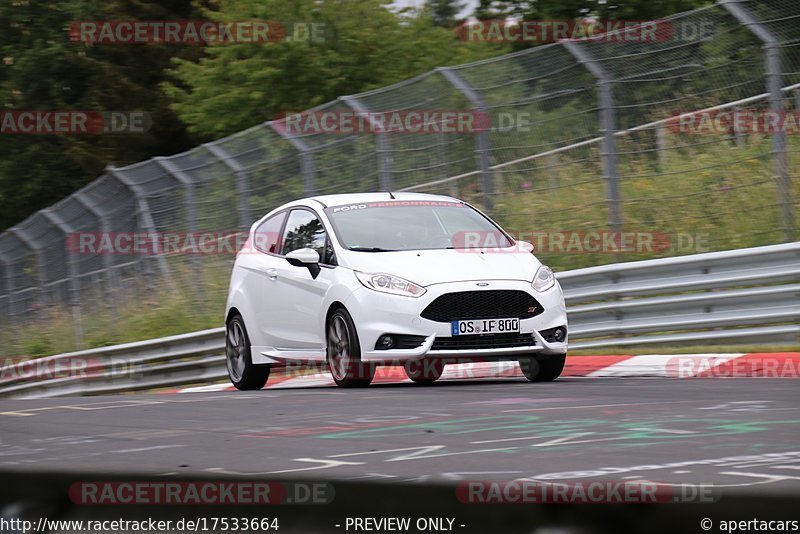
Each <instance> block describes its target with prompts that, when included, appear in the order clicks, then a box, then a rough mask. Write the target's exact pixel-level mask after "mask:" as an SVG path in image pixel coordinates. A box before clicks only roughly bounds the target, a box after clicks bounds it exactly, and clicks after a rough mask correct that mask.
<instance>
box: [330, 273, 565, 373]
mask: <svg viewBox="0 0 800 534" xmlns="http://www.w3.org/2000/svg"><path fill="white" fill-rule="evenodd" d="M482 282H483V281H482ZM486 282H488V283H489V287H488V288H487V289H485V290H487V291H491V290H518V291H524V292H526V293H528V294H530V295H531V296H532V297H533V298H535V299H536V300H537V301H538V302H539V304H540V305H541V306H542V308H543V310H544V311H543V312H541V313H540V314H538V315H536V316H535V317H531V318H528V319H520V334H530V335H531V340H532V342H531V344H530V345H528V346H514V347H504V348H479V349H442V350H434V349H433V345H434V342H435V341H436V340H437V339H441V338H448V339H451V338H452V337H453V336H452V332H451V324H450V323H445V322H437V321H431V320H428V319H424V318H422V317H421V316H420V314H421V313H422V312H423V310H425V308H426V307H427V306H428V305H429V304H430V303H431V302H433V301H434V300H435V299H436V298H437V297H439V296H441V295H444V294H446V293H455V292H461V291H476V290H477V288H476V283H477V282H476V281H467V282H450V283H444V284H434V285H431V286H428V287H427V288H426V289H427V292H426V293H425V294H424V295H423V296H421V297H419V298H413V297H404V296H396V295H388V294H385V293H380V292H377V291H373V290H371V289H367V288H365V287H360V288H358V289H356V290H355V291H354V292H353V293H352V294H351V296H350V297H349V298H348V299H347V300H346V301H345V303H344V304H345V307H347V310H348V311H349V312H350V315H351V316H352V317H353V321H354V322H355V324H356V329H357V331H358V337H359V343H360V345H361V359H362V360H363V361H368V362H373V363H381V364H402V363H403V362H405V361H409V360H417V359H420V358H423V357H426V358H456V359H469V358H475V359H514V358H516V357H520V356H530V355H534V354H540V355H554V354H566V352H567V342H568V339H565V340H564V341H563V342H561V343H554V342H547V341H545V339H544V338H543V337H542V335H541V334H540V333H539V332H541V331H543V330H548V329H550V328H555V327H559V326H564V327H566V326H567V311H566V307H565V305H564V295H563V293H562V291H561V287H560V286H559V285H558V283H556V285H555V286H554V287H552V288H550V289H549V290H547V291H545V292H543V293H538V292H536V291H534V289H533V288H532V287H531V284H530V282H525V281H521V280H520V281H518V280H488V281H486ZM384 334H392V335H413V336H422V337H424V338H425V340H424V342H423V343H422V344H421V345H420V346H418V347H415V348H409V349H388V350H376V349H375V345H376V343H377V341H378V338H379V337H380V336H382V335H384ZM458 337H467V336H458ZM486 337H489V336H486ZM533 340H535V342H534V341H533Z"/></svg>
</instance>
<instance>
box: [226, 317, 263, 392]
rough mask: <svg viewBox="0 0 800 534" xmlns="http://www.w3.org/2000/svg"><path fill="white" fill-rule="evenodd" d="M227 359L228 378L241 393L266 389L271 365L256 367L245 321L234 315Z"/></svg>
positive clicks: (228, 330) (227, 339) (229, 325)
mask: <svg viewBox="0 0 800 534" xmlns="http://www.w3.org/2000/svg"><path fill="white" fill-rule="evenodd" d="M225 359H226V361H227V365H228V377H230V379H231V383H232V384H233V385H234V387H236V389H238V390H240V391H253V390H258V389H261V388H263V387H264V384H266V383H267V379H268V378H269V370H270V367H269V365H254V364H253V360H252V358H251V353H250V338H249V337H248V335H247V328H245V326H244V319H242V316H241V315H234V316H233V317H232V318H231V320H230V321H228V325H227V332H226V336H225Z"/></svg>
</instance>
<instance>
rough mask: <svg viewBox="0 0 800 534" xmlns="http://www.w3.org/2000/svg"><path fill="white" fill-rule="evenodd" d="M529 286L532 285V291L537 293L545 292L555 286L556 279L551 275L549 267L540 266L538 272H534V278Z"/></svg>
mask: <svg viewBox="0 0 800 534" xmlns="http://www.w3.org/2000/svg"><path fill="white" fill-rule="evenodd" d="M531 285H533V289H535V290H536V291H538V292H539V293H542V292H544V291H547V290H548V289H550V288H551V287H553V286H554V285H556V277H555V275H554V274H553V271H552V269H550V267H548V266H547V265H542V266H541V267H539V270H538V271H536V276H534V277H533V282H532V283H531Z"/></svg>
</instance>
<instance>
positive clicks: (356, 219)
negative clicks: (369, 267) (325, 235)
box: [326, 201, 513, 252]
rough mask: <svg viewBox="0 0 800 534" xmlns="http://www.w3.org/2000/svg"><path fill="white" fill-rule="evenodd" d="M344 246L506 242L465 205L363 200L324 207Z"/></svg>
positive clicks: (417, 246)
mask: <svg viewBox="0 0 800 534" xmlns="http://www.w3.org/2000/svg"><path fill="white" fill-rule="evenodd" d="M326 212H327V214H328V217H329V218H330V219H331V221H332V222H333V226H334V230H335V231H336V234H337V236H338V238H339V242H340V243H341V244H342V246H343V247H345V248H348V249H350V250H356V251H363V252H383V251H400V250H434V249H449V248H455V249H460V248H477V247H481V246H487V245H488V246H491V247H510V246H512V245H513V241H511V240H510V239H509V238H508V236H506V234H505V233H504V232H503V231H502V230H500V228H498V227H497V226H496V225H495V224H493V223H492V222H491V221H490V220H489V219H487V218H486V217H485V216H483V215H482V214H481V213H480V212H478V211H476V210H475V209H473V208H471V207H470V206H468V205H466V204H462V203H459V202H442V201H394V202H365V203H361V204H352V205H347V206H334V207H330V208H327V209H326Z"/></svg>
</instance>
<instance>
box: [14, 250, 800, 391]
mask: <svg viewBox="0 0 800 534" xmlns="http://www.w3.org/2000/svg"><path fill="white" fill-rule="evenodd" d="M558 279H559V281H560V283H561V285H562V287H563V288H564V291H565V297H566V301H567V310H568V314H569V323H570V348H573V349H590V348H599V347H617V346H634V345H636V346H641V345H654V344H669V345H676V344H683V343H709V342H717V343H719V342H722V343H727V344H734V345H735V344H737V343H740V344H741V343H747V344H748V345H757V344H766V343H769V344H794V343H799V342H800V242H795V243H788V244H783V245H772V246H766V247H757V248H748V249H740V250H731V251H726V252H712V253H707V254H696V255H692V256H682V257H677V258H666V259H657V260H646V261H638V262H629V263H617V264H613V265H604V266H601V267H590V268H587V269H576V270H572V271H565V272H562V273H559V274H558ZM224 332H225V330H224V328H214V329H211V330H203V331H200V332H194V333H190V334H182V335H179V336H171V337H165V338H160V339H153V340H148V341H141V342H137V343H126V344H124V345H116V346H113V347H102V348H98V349H92V350H86V351H81V352H73V353H69V354H59V355H56V356H48V357H45V358H39V359H36V360H30V361H29V362H22V363H17V364H15V365H11V366H7V367H3V368H2V370H0V396H4V397H8V396H14V397H33V396H36V397H50V396H64V395H73V394H81V395H98V394H104V393H118V392H126V391H138V390H145V389H152V388H159V387H174V386H180V385H187V384H199V383H208V382H210V381H217V380H222V379H225V378H226V377H227V371H226V368H225V361H224V358H223V356H222V354H223V351H224V348H225V340H224ZM75 362H80V364H81V369H80V371H81V372H80V373H70V372H65V373H61V374H65V375H68V376H61V377H59V376H54V377H52V378H48V377H47V376H41V373H35V372H33V373H32V370H35V369H45V370H49V371H53V372H56V371H57V370H58V367H59V365H60V366H62V367H69V366H70V365H73V364H74V363H75ZM33 366H37V367H33ZM62 371H63V369H62ZM45 374H46V373H45ZM56 374H59V373H56ZM30 375H38V376H36V378H32V377H31V376H30Z"/></svg>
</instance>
